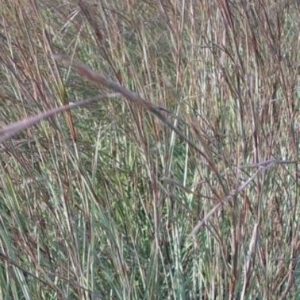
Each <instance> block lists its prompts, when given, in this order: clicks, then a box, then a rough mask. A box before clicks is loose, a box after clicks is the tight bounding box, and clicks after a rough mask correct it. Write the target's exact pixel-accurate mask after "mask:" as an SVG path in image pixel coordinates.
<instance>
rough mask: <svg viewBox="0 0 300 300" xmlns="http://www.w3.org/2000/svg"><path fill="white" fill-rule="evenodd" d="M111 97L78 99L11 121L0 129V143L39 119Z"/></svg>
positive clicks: (36, 122)
mask: <svg viewBox="0 0 300 300" xmlns="http://www.w3.org/2000/svg"><path fill="white" fill-rule="evenodd" d="M112 97H116V95H115V94H112V95H105V96H97V97H93V98H91V99H88V100H82V101H79V102H76V103H69V104H66V105H63V106H60V107H57V108H53V109H50V110H48V111H46V112H43V113H40V114H38V115H36V116H32V117H29V118H25V119H23V120H21V121H18V122H15V123H12V124H10V125H8V126H6V127H4V128H2V129H1V130H0V144H1V143H3V142H5V141H6V140H8V139H10V138H12V137H13V136H15V135H17V134H18V133H20V132H21V131H23V130H25V129H28V128H30V127H32V126H34V125H37V124H39V123H40V122H41V121H43V120H46V119H49V118H51V117H53V116H56V115H57V114H59V113H63V112H66V111H68V110H70V109H74V108H79V107H85V106H88V105H90V104H92V103H94V102H97V101H100V100H105V99H107V98H112Z"/></svg>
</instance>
